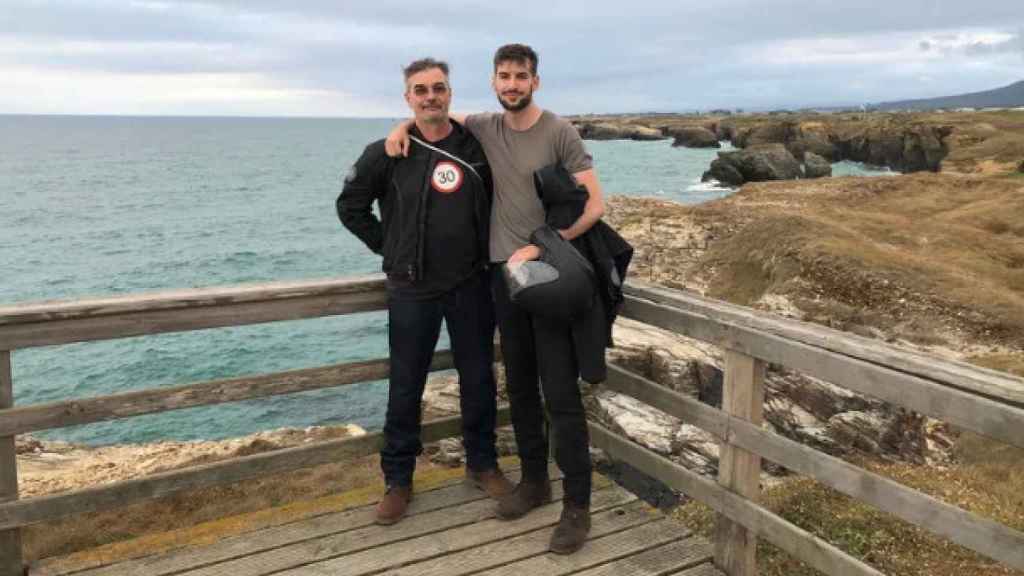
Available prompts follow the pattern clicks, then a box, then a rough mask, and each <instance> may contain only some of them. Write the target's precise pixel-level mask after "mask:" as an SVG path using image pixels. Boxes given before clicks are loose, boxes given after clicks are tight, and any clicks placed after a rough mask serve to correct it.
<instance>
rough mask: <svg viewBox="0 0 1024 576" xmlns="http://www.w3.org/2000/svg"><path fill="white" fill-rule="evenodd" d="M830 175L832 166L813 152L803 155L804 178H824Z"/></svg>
mask: <svg viewBox="0 0 1024 576" xmlns="http://www.w3.org/2000/svg"><path fill="white" fill-rule="evenodd" d="M831 175H832V164H831V163H830V162H829V161H828V160H826V159H824V158H822V157H821V156H818V155H817V154H815V153H814V152H806V153H805V154H804V178H824V177H826V176H831Z"/></svg>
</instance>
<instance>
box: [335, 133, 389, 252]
mask: <svg viewBox="0 0 1024 576" xmlns="http://www.w3.org/2000/svg"><path fill="white" fill-rule="evenodd" d="M384 163H385V156H384V153H383V146H382V145H380V143H375V144H371V145H370V146H367V147H366V150H364V151H363V155H362V156H360V157H359V159H358V160H356V163H355V164H353V165H352V167H351V168H349V171H348V173H347V174H346V175H345V177H344V181H343V185H342V190H341V194H340V195H339V196H338V200H337V201H336V202H335V204H336V207H337V210H338V218H339V219H340V220H341V223H342V224H344V225H345V228H348V229H349V231H350V232H352V233H353V234H355V235H356V237H357V238H359V239H360V240H362V241H363V243H364V244H366V247H367V248H369V249H370V250H372V251H374V252H376V253H377V254H380V253H381V250H382V249H383V247H384V229H383V227H382V225H381V222H380V220H379V219H377V217H376V216H375V215H374V213H373V202H374V200H376V199H378V198H379V197H380V196H381V195H382V194H383V193H384V191H385V190H386V188H385V184H384V182H383V178H382V174H383V165H384Z"/></svg>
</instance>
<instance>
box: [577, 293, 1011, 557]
mask: <svg viewBox="0 0 1024 576" xmlns="http://www.w3.org/2000/svg"><path fill="white" fill-rule="evenodd" d="M627 294H628V296H627V299H626V304H625V307H624V310H623V315H624V316H626V317H629V318H633V319H635V320H639V321H641V322H644V323H646V324H650V325H653V326H657V327H660V328H664V329H666V330H670V331H672V332H675V333H678V334H683V335H686V336H689V337H693V338H697V339H700V340H703V341H706V342H711V343H713V344H716V345H719V346H721V347H722V348H724V349H725V379H724V389H723V400H722V410H718V409H715V408H713V407H711V406H708V405H706V404H703V403H701V402H700V401H698V400H697V399H695V398H692V397H689V396H685V395H682V394H679V393H676V392H674V391H672V390H669V389H667V388H664V387H662V386H659V385H657V384H655V383H653V382H651V381H649V380H647V379H645V378H643V377H641V376H639V375H637V374H634V373H631V372H629V371H627V370H624V369H621V368H618V367H615V366H612V367H611V368H610V374H609V380H608V382H607V383H606V384H605V385H604V386H605V387H606V388H610V389H613V390H616V391H618V392H621V393H624V394H628V395H630V396H633V397H635V398H637V399H639V400H642V401H644V402H646V403H647V404H650V405H651V406H654V407H657V408H658V409H660V410H662V411H664V412H666V413H668V414H671V415H673V416H676V417H678V418H680V419H682V420H683V421H685V422H688V423H691V424H694V425H697V426H699V427H701V428H702V429H704V430H706V431H707V432H709V433H711V434H713V435H714V436H716V437H717V438H718V439H719V440H720V441H721V442H722V447H723V449H722V451H721V456H720V462H719V477H718V481H717V482H714V481H712V480H710V479H708V478H706V477H704V476H701V475H698V474H696V473H694V472H691V471H689V470H687V469H685V468H683V467H681V466H679V465H678V464H675V463H674V462H672V461H671V460H669V459H667V458H664V457H662V456H660V455H658V454H656V453H654V452H651V451H649V450H646V449H644V448H642V447H640V446H637V445H636V444H633V443H631V442H629V441H627V440H625V439H623V438H621V437H619V436H617V435H615V434H612V433H610V432H609V431H608V430H606V429H604V428H602V427H601V426H599V425H597V424H591V442H592V443H593V444H594V445H596V446H598V447H600V448H602V449H604V450H605V451H607V452H608V454H609V455H610V456H611V457H612V458H615V459H619V460H622V461H625V462H627V463H629V464H631V465H632V466H634V467H636V468H637V469H639V470H641V471H644V472H646V473H647V474H649V475H651V476H653V477H654V478H656V479H658V480H660V481H662V482H663V483H665V484H667V485H668V486H671V487H673V488H675V489H678V490H680V491H682V492H685V493H686V494H687V495H689V496H691V497H693V498H695V499H697V500H699V501H701V502H704V503H705V504H707V505H709V506H710V507H711V508H713V509H714V510H715V511H716V512H718V515H719V525H718V528H717V531H716V534H715V563H716V564H717V565H718V566H719V567H720V568H721V569H722V570H723V571H724V572H725V573H726V574H729V575H730V576H747V575H751V574H755V572H756V571H755V568H754V563H755V555H754V551H755V546H756V541H757V538H764V539H765V540H767V541H768V542H771V543H772V544H774V545H776V546H778V547H779V548H781V549H783V550H785V551H786V552H788V553H789V554H791V555H792V556H794V557H795V558H797V559H799V560H801V561H803V562H806V563H807V564H809V565H811V566H813V567H815V568H817V569H818V570H820V571H821V572H823V573H824V574H829V575H847V574H851V575H865V574H880V572H878V571H877V570H875V569H874V568H871V567H870V566H868V565H866V564H865V563H863V562H861V561H859V560H857V559H856V558H853V557H851V556H850V555H848V554H846V553H844V552H842V551H841V550H839V549H837V548H835V547H834V546H832V545H831V544H829V543H828V542H825V541H823V540H821V539H820V538H817V537H815V536H813V535H811V534H809V533H807V532H805V531H804V530H801V529H800V528H798V527H797V526H795V525H793V524H791V523H789V522H787V521H786V520H784V519H782V518H780V517H778V516H777V515H775V514H773V513H772V512H770V511H769V510H767V509H765V508H763V507H761V506H759V505H758V504H757V502H756V500H757V494H758V492H759V489H758V485H759V477H760V470H761V465H760V461H761V458H765V459H768V460H770V461H772V462H775V463H777V464H779V465H781V466H783V467H785V468H788V469H789V470H792V471H794V472H797V473H799V474H802V475H805V476H808V477H811V478H814V479H816V480H818V481H820V482H822V483H824V484H826V485H828V486H831V487H832V488H835V489H836V490H838V491H840V492H843V493H845V494H847V495H849V496H852V497H853V498H856V499H858V500H860V501H863V502H866V503H868V504H871V505H873V506H875V507H877V508H879V509H881V510H885V511H887V512H890V513H892V514H894V515H896V516H898V517H900V518H902V519H903V520H906V521H907V522H911V523H913V524H915V525H917V526H921V527H923V528H926V529H928V530H930V531H931V532H933V533H935V534H939V535H941V536H944V537H946V538H949V539H950V540H951V541H953V542H955V543H957V544H960V545H963V546H965V547H967V548H970V549H972V550H975V551H977V552H979V553H981V554H983V555H985V556H988V557H989V558H993V559H995V560H997V561H999V562H1002V563H1003V564H1005V565H1007V566H1009V567H1012V568H1016V569H1020V570H1024V533H1022V532H1019V531H1016V530H1013V529H1011V528H1009V527H1007V526H1004V525H1001V524H999V523H997V522H994V521H992V520H989V519H986V518H982V517H979V516H978V515H976V514H972V513H970V512H967V511H964V510H961V509H960V508H957V507H955V506H951V505H949V504H946V503H944V502H941V501H939V500H937V499H935V498H932V497H931V496H928V495H926V494H923V493H920V492H917V491H915V490H912V489H910V488H907V487H905V486H903V485H901V484H899V483H897V482H894V481H892V480H889V479H887V478H884V477H882V476H879V475H877V474H874V473H871V472H868V471H866V470H863V469H861V468H858V467H857V466H854V465H852V464H849V463H847V462H845V461H843V460H840V459H838V458H835V457H832V456H829V455H827V454H824V453H822V452H819V451H817V450H815V449H813V448H810V447H808V446H804V445H802V444H800V443H798V442H794V441H792V440H790V439H787V438H785V437H783V436H780V435H778V434H774V433H772V432H769V431H767V430H765V429H764V428H762V426H761V424H762V410H763V404H764V387H763V386H764V376H765V365H766V363H768V362H771V363H775V364H779V365H782V366H785V367H787V368H791V369H795V370H798V371H800V372H803V373H804V374H808V375H810V376H814V377H817V378H820V379H822V380H825V381H828V382H831V383H833V384H837V385H839V386H842V387H845V388H848V389H850V390H853V391H855V392H859V393H862V394H866V395H868V396H872V397H874V398H877V399H881V400H884V401H887V402H890V403H892V404H895V405H898V406H902V407H904V408H909V409H911V410H915V411H917V412H920V413H922V414H926V415H928V416H932V417H935V418H938V419H941V420H944V421H946V422H949V423H952V424H954V425H956V426H957V427H959V428H961V429H965V430H971V431H974V432H977V433H979V434H983V435H985V436H988V437H990V438H994V439H997V440H1000V441H1002V442H1006V443H1009V444H1013V445H1015V446H1020V447H1024V380H1021V379H1019V378H1015V377H1012V376H1009V375H1006V374H1002V373H999V372H995V371H992V370H986V369H982V368H977V367H974V366H970V365H967V364H963V363H959V362H950V361H945V360H941V359H938V358H934V357H931V356H927V355H923V354H918V353H914V352H910V351H907V350H904V349H899V348H896V347H894V346H890V345H887V344H885V343H882V342H879V341H876V340H870V339H866V338H861V337H857V336H854V335H850V334H846V333H842V332H837V331H835V330H830V329H827V328H823V327H820V326H815V325H811V324H806V323H802V322H796V321H792V320H786V319H783V318H779V317H776V316H773V315H770V314H765V313H761V312H757V311H754V310H751V309H748V308H743V307H740V306H734V305H730V304H727V303H723V302H718V301H714V300H708V299H706V298H701V297H698V296H694V295H691V294H686V293H683V292H679V291H675V290H669V289H664V288H659V287H656V286H652V285H647V284H642V283H631V284H630V285H629V286H627Z"/></svg>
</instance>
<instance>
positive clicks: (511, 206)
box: [466, 110, 593, 262]
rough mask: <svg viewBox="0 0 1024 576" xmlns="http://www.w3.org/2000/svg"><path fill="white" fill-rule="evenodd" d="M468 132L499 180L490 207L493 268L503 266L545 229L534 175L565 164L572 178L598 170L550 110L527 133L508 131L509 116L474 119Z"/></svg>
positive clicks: (470, 119)
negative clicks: (498, 264)
mask: <svg viewBox="0 0 1024 576" xmlns="http://www.w3.org/2000/svg"><path fill="white" fill-rule="evenodd" d="M466 128H468V129H469V131H470V132H471V133H472V134H473V136H476V139H477V140H479V141H480V145H481V146H483V148H484V153H485V154H486V155H487V162H488V163H489V164H490V165H491V174H492V176H493V177H494V202H493V203H492V205H491V241H490V252H491V254H490V255H491V262H504V261H506V260H508V258H509V256H511V255H512V253H513V252H515V251H516V250H518V249H520V248H522V247H523V246H526V245H527V244H529V243H530V234H532V233H533V231H534V230H536V229H537V228H540V227H541V226H543V225H544V207H543V206H542V205H541V203H540V199H539V198H537V191H536V190H535V189H534V187H533V173H534V172H535V171H537V170H539V169H541V168H544V167H545V166H549V165H551V164H554V163H555V162H560V163H561V164H562V166H564V167H565V169H566V170H568V171H569V173H570V174H575V173H577V172H582V171H584V170H589V169H590V168H591V167H593V161H592V159H591V157H590V154H588V153H587V150H586V148H585V147H584V146H583V139H581V138H580V135H579V133H578V132H577V131H576V128H574V127H573V125H572V124H570V123H569V121H568V120H566V119H564V118H561V117H559V116H557V115H555V114H553V113H552V112H549V111H547V110H545V111H544V112H543V113H542V114H541V117H540V119H539V120H537V123H536V124H534V125H533V126H531V127H530V128H529V129H528V130H523V131H517V130H513V129H511V128H509V127H508V126H507V125H505V122H504V115H503V114H496V113H484V114H473V115H471V116H468V117H467V118H466Z"/></svg>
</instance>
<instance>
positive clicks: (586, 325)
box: [533, 164, 633, 382]
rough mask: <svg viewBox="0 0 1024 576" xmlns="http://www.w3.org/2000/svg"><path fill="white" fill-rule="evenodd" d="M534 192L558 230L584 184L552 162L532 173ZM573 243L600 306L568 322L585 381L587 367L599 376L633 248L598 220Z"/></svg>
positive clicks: (583, 194)
mask: <svg viewBox="0 0 1024 576" xmlns="http://www.w3.org/2000/svg"><path fill="white" fill-rule="evenodd" d="M533 181H534V186H535V187H536V189H537V195H538V196H539V197H540V200H541V203H542V204H543V205H544V211H545V213H546V217H545V221H546V223H547V225H548V226H550V227H552V228H554V229H556V230H560V229H565V228H568V227H570V226H572V225H573V223H574V222H576V220H577V219H579V217H580V215H582V214H583V208H584V207H585V206H586V203H587V198H588V197H589V195H588V194H587V189H586V188H585V187H583V186H581V185H579V184H577V183H576V180H575V179H574V178H573V177H572V175H571V174H569V172H568V171H567V170H566V169H565V168H563V167H562V166H561V164H552V165H550V166H546V167H544V168H541V169H540V170H537V171H536V172H534V174H533ZM572 245H573V246H574V247H575V248H576V250H577V251H579V253H580V254H582V255H583V256H584V257H585V258H586V259H587V260H588V261H590V264H591V266H593V267H594V273H595V278H596V280H597V294H598V297H599V303H600V306H594V310H595V312H594V313H591V314H587V315H584V317H582V318H581V319H579V320H577V321H576V322H575V323H573V340H574V343H575V345H576V355H577V357H578V358H579V360H580V373H581V375H582V376H583V378H584V380H587V381H588V382H599V381H601V380H603V379H604V378H603V377H602V378H600V379H599V380H594V379H591V378H587V376H586V374H585V373H584V372H585V370H588V371H589V372H590V374H592V375H593V377H595V378H596V377H597V376H600V375H603V374H604V372H605V370H606V368H605V365H604V349H605V348H606V347H608V346H611V345H612V323H613V322H615V317H616V316H618V313H619V310H620V309H621V308H622V302H623V295H622V283H623V282H624V281H625V279H626V272H627V270H628V268H629V262H630V260H632V259H633V247H632V246H630V245H629V243H628V242H626V240H625V239H623V238H622V236H620V235H619V233H618V232H616V231H615V230H614V229H613V228H612V227H611V226H609V225H607V224H605V223H604V221H600V220H599V221H598V222H597V223H596V224H594V225H593V226H592V227H591V228H590V229H589V230H587V231H586V232H585V233H583V234H581V235H580V236H579V237H577V238H574V239H573V240H572Z"/></svg>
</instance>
